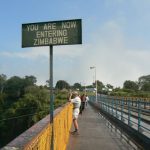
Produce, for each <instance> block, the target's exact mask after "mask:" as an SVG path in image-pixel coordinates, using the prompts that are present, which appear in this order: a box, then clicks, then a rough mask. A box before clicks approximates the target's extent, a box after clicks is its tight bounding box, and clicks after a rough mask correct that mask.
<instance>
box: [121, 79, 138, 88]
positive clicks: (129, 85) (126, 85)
mask: <svg viewBox="0 0 150 150" xmlns="http://www.w3.org/2000/svg"><path fill="white" fill-rule="evenodd" d="M123 88H124V89H129V90H138V84H137V83H136V82H134V81H130V80H126V81H125V82H124V84H123Z"/></svg>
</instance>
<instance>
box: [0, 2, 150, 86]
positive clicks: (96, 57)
mask: <svg viewBox="0 0 150 150" xmlns="http://www.w3.org/2000/svg"><path fill="white" fill-rule="evenodd" d="M67 19H82V30H83V32H82V36H83V44H82V45H68V46H54V83H56V81H57V80H66V81H67V82H68V83H70V84H74V83H75V82H79V83H82V85H84V84H86V85H88V84H91V83H92V82H93V80H94V70H90V66H96V78H97V79H98V80H100V81H102V82H103V83H104V84H108V83H109V84H112V85H114V86H115V87H116V86H120V87H122V85H123V83H124V81H125V80H132V81H137V80H138V78H139V77H140V76H142V75H148V74H150V0H54V1H50V0H25V1H22V0H13V1H10V0H1V1H0V20H1V21H0V74H6V75H7V77H8V78H9V77H11V76H14V75H17V76H20V77H24V76H25V75H34V76H35V77H37V80H38V82H37V83H38V84H39V85H40V84H45V81H46V80H47V79H49V47H35V48H21V45H22V44H21V39H22V37H21V33H22V31H21V30H22V29H21V27H22V24H23V23H32V22H45V21H56V20H67Z"/></svg>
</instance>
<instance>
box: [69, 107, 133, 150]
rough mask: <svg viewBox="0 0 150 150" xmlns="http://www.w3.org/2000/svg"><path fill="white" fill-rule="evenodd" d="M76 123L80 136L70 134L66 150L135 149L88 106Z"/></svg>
mask: <svg viewBox="0 0 150 150" xmlns="http://www.w3.org/2000/svg"><path fill="white" fill-rule="evenodd" d="M78 123H79V132H80V134H79V135H71V134H70V138H69V142H68V145H67V150H101V149H102V150H131V149H134V148H135V147H134V148H133V146H132V144H130V141H129V139H127V140H128V142H127V141H126V140H124V138H123V136H122V134H121V135H120V134H118V132H116V131H115V132H114V131H113V128H110V126H109V125H110V124H109V123H108V121H107V120H106V119H105V118H104V117H103V116H101V115H100V114H99V112H98V111H97V110H95V109H94V108H93V107H92V106H90V105H88V107H87V108H86V109H85V110H84V112H83V113H82V115H80V116H79V119H78ZM72 130H73V127H72ZM115 130H116V129H115ZM135 149H136V148H135Z"/></svg>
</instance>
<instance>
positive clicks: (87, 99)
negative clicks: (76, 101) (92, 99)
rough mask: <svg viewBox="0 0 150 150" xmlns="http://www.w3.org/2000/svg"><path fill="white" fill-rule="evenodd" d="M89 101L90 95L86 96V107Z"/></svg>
mask: <svg viewBox="0 0 150 150" xmlns="http://www.w3.org/2000/svg"><path fill="white" fill-rule="evenodd" d="M88 101H89V97H88V96H87V95H86V98H85V106H86V107H87V104H88Z"/></svg>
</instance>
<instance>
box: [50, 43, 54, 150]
mask: <svg viewBox="0 0 150 150" xmlns="http://www.w3.org/2000/svg"><path fill="white" fill-rule="evenodd" d="M49 81H50V82H49V87H50V124H51V127H52V135H51V145H50V147H51V150H53V149H54V129H53V128H54V125H53V118H54V114H53V112H54V88H53V46H52V45H50V80H49Z"/></svg>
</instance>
